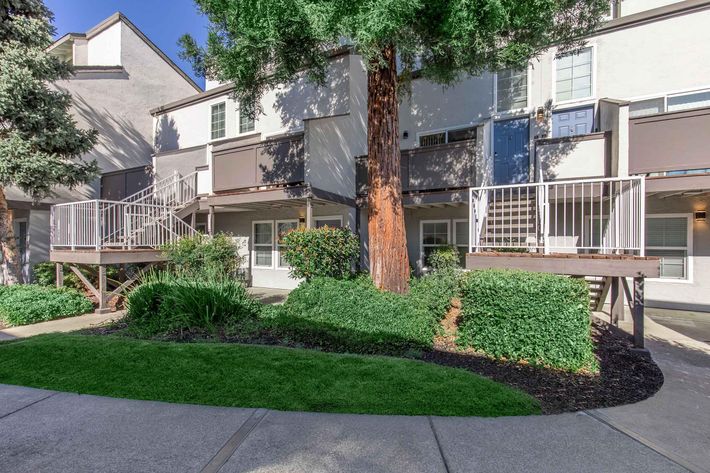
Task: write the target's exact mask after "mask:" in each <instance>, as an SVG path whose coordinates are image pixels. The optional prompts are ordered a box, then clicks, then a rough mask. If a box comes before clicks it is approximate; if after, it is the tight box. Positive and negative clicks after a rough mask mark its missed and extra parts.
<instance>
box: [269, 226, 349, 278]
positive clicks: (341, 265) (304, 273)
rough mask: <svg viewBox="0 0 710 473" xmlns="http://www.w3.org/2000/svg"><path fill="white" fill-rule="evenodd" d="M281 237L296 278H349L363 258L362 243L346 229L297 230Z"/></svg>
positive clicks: (292, 272)
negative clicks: (361, 256) (359, 260)
mask: <svg viewBox="0 0 710 473" xmlns="http://www.w3.org/2000/svg"><path fill="white" fill-rule="evenodd" d="M279 237H280V238H281V241H282V244H283V245H284V247H285V248H286V251H285V253H284V258H285V259H286V261H287V262H288V264H289V265H290V266H291V277H293V278H297V279H301V278H304V279H306V280H310V279H313V278H316V277H330V278H336V279H344V278H349V277H350V276H352V274H353V270H354V268H355V265H356V263H357V261H358V259H359V257H360V240H359V239H358V237H357V235H355V234H354V233H353V232H351V231H350V230H348V229H346V228H332V227H327V226H326V227H322V228H309V229H306V228H296V229H294V230H291V231H290V232H288V233H286V234H285V235H279Z"/></svg>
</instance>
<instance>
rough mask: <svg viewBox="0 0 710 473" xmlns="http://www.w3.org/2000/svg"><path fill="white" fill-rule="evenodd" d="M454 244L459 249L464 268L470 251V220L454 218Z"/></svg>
mask: <svg viewBox="0 0 710 473" xmlns="http://www.w3.org/2000/svg"><path fill="white" fill-rule="evenodd" d="M454 245H456V248H457V249H458V250H459V264H460V265H461V267H462V268H464V267H465V266H466V253H468V220H454Z"/></svg>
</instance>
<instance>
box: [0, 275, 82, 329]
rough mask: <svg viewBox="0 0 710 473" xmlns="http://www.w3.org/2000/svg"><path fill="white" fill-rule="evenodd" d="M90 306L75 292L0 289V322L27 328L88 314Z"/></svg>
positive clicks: (32, 286)
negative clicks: (36, 324)
mask: <svg viewBox="0 0 710 473" xmlns="http://www.w3.org/2000/svg"><path fill="white" fill-rule="evenodd" d="M93 310H94V306H93V304H92V303H91V301H90V300H89V299H87V298H86V297H84V296H83V295H82V294H81V293H79V291H77V290H75V289H70V288H60V289H56V288H51V287H44V286H39V285H36V284H18V285H14V286H0V320H2V321H3V323H5V324H7V325H27V324H34V323H37V322H45V321H47V320H53V319H60V318H63V317H72V316H75V315H81V314H85V313H87V312H92V311H93Z"/></svg>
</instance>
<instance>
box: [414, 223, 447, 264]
mask: <svg viewBox="0 0 710 473" xmlns="http://www.w3.org/2000/svg"><path fill="white" fill-rule="evenodd" d="M421 242H422V247H421V253H422V258H423V264H424V266H426V265H427V261H428V260H429V255H431V253H432V251H434V250H435V249H436V248H438V247H440V246H446V245H448V244H449V221H448V220H430V221H422V222H421Z"/></svg>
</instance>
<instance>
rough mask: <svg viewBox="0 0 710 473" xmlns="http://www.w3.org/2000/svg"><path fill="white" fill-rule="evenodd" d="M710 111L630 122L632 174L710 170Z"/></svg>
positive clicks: (646, 117) (687, 111) (696, 111)
mask: <svg viewBox="0 0 710 473" xmlns="http://www.w3.org/2000/svg"><path fill="white" fill-rule="evenodd" d="M708 130H710V107H707V108H700V109H696V110H684V111H678V112H668V113H660V114H657V115H651V116H645V117H638V118H632V119H630V120H629V173H630V174H646V173H655V172H665V171H684V170H693V169H707V168H710V156H708V149H710V134H708Z"/></svg>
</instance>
